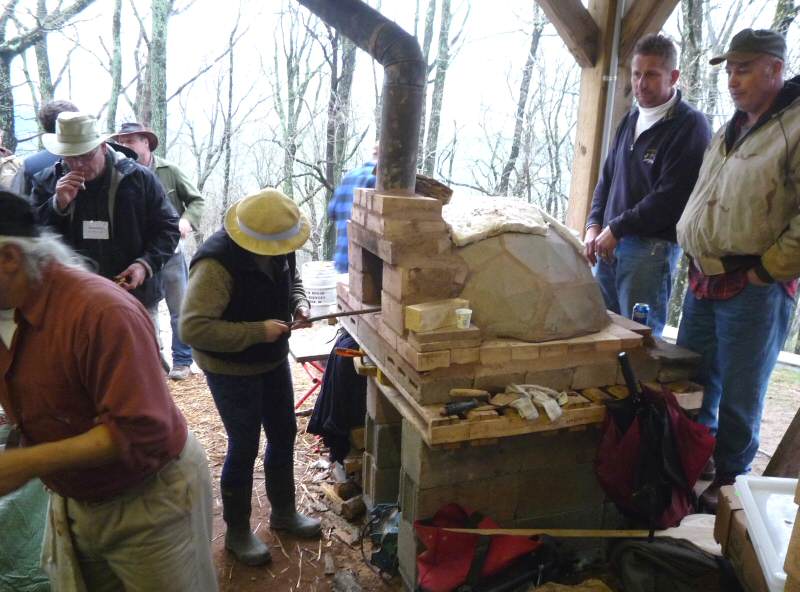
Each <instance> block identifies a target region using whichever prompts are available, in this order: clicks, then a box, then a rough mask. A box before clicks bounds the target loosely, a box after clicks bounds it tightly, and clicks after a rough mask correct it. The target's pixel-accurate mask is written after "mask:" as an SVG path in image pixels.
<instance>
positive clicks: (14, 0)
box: [0, 0, 94, 151]
mask: <svg viewBox="0 0 800 592" xmlns="http://www.w3.org/2000/svg"><path fill="white" fill-rule="evenodd" d="M92 2H94V0H75V1H74V2H73V3H72V4H70V5H69V6H66V7H64V8H63V9H62V8H61V7H60V6H59V7H58V8H56V9H55V10H53V11H52V12H49V13H46V14H44V15H39V16H40V18H39V19H38V20H37V23H36V25H35V26H34V27H32V28H31V29H27V30H21V31H19V33H18V34H17V35H16V36H15V37H12V38H10V39H9V38H8V37H7V34H6V33H7V31H6V28H7V25H8V23H9V21H11V20H16V16H15V14H14V13H15V10H16V8H17V4H18V0H7V1H6V2H5V5H4V6H2V8H0V130H2V132H3V140H4V144H5V145H6V147H7V148H9V150H12V151H15V150H16V149H17V138H16V135H15V128H14V94H13V92H12V88H11V62H12V61H13V60H14V58H15V57H17V56H19V55H22V54H23V53H25V52H26V51H27V50H28V48H30V47H33V46H34V45H36V44H37V43H39V42H40V41H41V40H42V39H44V38H45V37H46V36H47V34H48V33H50V32H52V31H59V30H61V29H62V28H63V27H64V25H65V24H66V23H68V22H69V21H70V20H71V19H72V17H74V16H75V15H76V14H78V13H79V12H81V11H82V10H83V9H84V8H86V7H87V6H89V5H90V4H91V3H92ZM51 92H52V91H51Z"/></svg>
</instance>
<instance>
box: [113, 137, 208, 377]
mask: <svg viewBox="0 0 800 592" xmlns="http://www.w3.org/2000/svg"><path fill="white" fill-rule="evenodd" d="M112 140H114V141H115V142H117V143H119V144H122V145H123V146H126V147H128V148H130V149H131V150H133V151H134V152H136V154H137V156H138V162H139V164H142V165H144V166H146V167H150V169H151V170H152V171H153V172H154V173H156V175H157V176H158V178H159V180H160V181H161V184H162V185H163V186H164V192H165V193H166V194H167V198H168V199H169V201H170V203H171V204H172V206H173V207H174V208H175V211H177V212H178V215H179V216H180V222H179V227H180V231H181V242H180V243H179V244H178V248H177V250H176V251H175V254H174V255H173V256H172V258H171V259H170V260H169V261H167V264H166V265H165V266H164V269H163V270H162V272H161V277H162V280H163V282H164V294H165V299H166V301H167V308H168V309H169V316H170V325H171V326H172V369H171V370H170V373H169V377H170V378H171V379H172V380H185V379H186V378H188V377H189V375H190V373H191V371H190V367H191V365H192V348H190V347H189V346H188V345H186V344H185V343H183V341H181V339H180V336H179V335H178V318H179V316H180V313H181V304H182V303H183V297H184V294H185V293H186V284H187V281H188V278H189V271H188V268H187V266H186V259H185V257H184V254H183V239H185V238H186V237H187V236H189V235H190V234H191V233H192V231H193V230H197V229H198V228H199V227H200V219H201V218H202V216H203V206H204V203H205V201H204V199H203V196H202V195H200V192H199V191H198V190H197V188H196V187H195V186H194V184H193V183H192V182H191V181H190V180H189V177H187V176H186V174H185V173H184V172H183V171H182V170H181V169H179V168H178V167H177V166H176V165H175V164H173V163H171V162H169V161H168V160H165V159H163V158H161V157H159V156H156V155H155V154H154V151H155V149H156V148H157V147H158V137H157V136H156V135H155V134H154V133H153V132H152V131H151V130H149V129H147V128H146V127H145V126H143V125H142V124H141V123H135V122H134V123H123V124H122V127H120V130H119V131H118V132H117V134H116V135H115V136H113V137H112Z"/></svg>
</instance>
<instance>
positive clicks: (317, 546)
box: [169, 363, 402, 592]
mask: <svg viewBox="0 0 800 592" xmlns="http://www.w3.org/2000/svg"><path fill="white" fill-rule="evenodd" d="M292 374H293V378H294V385H295V397H296V400H299V399H300V397H301V396H302V395H303V393H305V392H306V390H307V389H308V388H309V386H310V380H309V378H308V376H307V375H306V374H305V372H303V370H302V368H301V367H300V366H299V365H298V364H294V363H293V364H292ZM169 386H170V390H171V391H172V394H173V396H174V397H175V401H176V402H177V404H178V406H179V407H180V408H181V410H182V411H183V413H184V415H185V416H186V419H187V421H188V423H189V427H190V429H192V430H193V432H194V433H195V435H196V436H197V437H198V439H199V440H200V441H201V442H202V444H203V446H204V447H205V449H206V453H207V454H208V460H209V465H210V468H211V473H212V475H213V477H214V533H215V538H214V542H213V551H214V563H215V564H216V567H217V573H218V574H219V581H220V590H221V591H222V592H234V591H237V592H238V591H241V592H251V591H256V590H258V591H263V590H276V591H277V590H280V591H281V592H284V591H285V592H300V591H303V592H305V591H309V592H316V591H319V592H322V591H327V590H330V589H331V580H332V576H326V575H325V574H324V556H325V554H329V555H331V556H332V557H333V559H334V564H335V567H336V569H337V570H341V569H349V570H351V571H352V572H354V574H355V577H356V580H357V581H358V582H359V584H360V585H361V587H362V588H363V589H364V590H375V591H378V590H386V591H393V590H402V584H401V582H400V578H399V577H395V578H394V579H393V580H392V581H391V582H385V581H382V580H381V578H380V577H379V576H378V575H377V574H376V573H375V572H373V571H372V570H371V569H370V568H369V567H368V566H367V565H365V563H364V562H363V561H362V558H361V551H360V548H359V546H358V545H355V546H353V547H350V546H348V545H347V544H345V543H344V542H342V541H341V540H340V539H339V538H337V529H336V527H335V526H334V525H333V524H332V520H334V519H332V518H330V511H329V510H328V509H327V508H326V506H325V505H324V504H323V503H322V502H321V500H322V498H323V494H322V493H321V490H320V489H319V486H318V484H317V483H318V482H319V481H318V480H319V479H321V478H323V477H324V476H325V475H326V473H327V471H325V470H323V469H315V468H313V467H312V465H314V462H315V461H317V460H320V459H326V458H327V455H326V453H325V451H324V450H322V449H321V448H320V446H321V443H320V442H318V441H317V437H316V436H312V435H310V434H306V433H305V427H306V424H307V423H308V418H307V417H298V418H297V427H298V435H297V443H296V446H295V476H296V480H297V492H298V509H300V510H301V511H303V512H305V513H308V514H310V515H313V516H317V517H319V518H321V519H322V523H323V536H322V539H321V540H312V541H308V540H303V539H296V538H293V537H291V536H289V535H286V534H278V533H277V532H275V531H273V530H271V529H270V528H269V510H268V502H267V498H266V492H265V491H264V477H263V471H262V469H261V467H262V461H261V459H259V460H258V461H257V463H256V470H255V483H254V487H253V517H252V524H253V528H254V529H255V531H256V534H257V535H258V536H259V537H261V538H262V540H264V541H266V543H267V544H268V545H269V546H270V550H271V553H272V562H271V563H270V564H268V565H267V566H263V567H247V566H243V565H241V564H239V563H237V562H235V561H234V560H233V558H232V557H231V556H230V555H229V554H228V553H227V552H226V551H225V548H224V544H223V541H224V538H223V537H224V532H225V525H224V522H223V521H222V502H221V500H220V495H219V476H220V472H221V470H222V463H223V461H224V459H225V449H226V437H225V430H224V428H223V426H222V422H221V421H220V419H219V415H218V414H217V410H216V408H215V407H214V401H213V400H212V398H211V393H210V392H209V390H208V387H207V386H206V381H205V378H204V377H203V374H202V373H200V374H195V375H193V376H192V377H191V378H190V379H188V380H185V381H183V382H172V381H170V385H169ZM313 402H314V397H313V396H312V397H311V398H310V399H309V400H308V401H307V402H306V403H305V404H304V405H303V407H301V410H302V409H311V408H313ZM263 446H264V440H263V438H262V442H261V454H263ZM337 518H338V517H337ZM340 520H341V518H340Z"/></svg>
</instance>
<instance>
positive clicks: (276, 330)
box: [264, 319, 289, 343]
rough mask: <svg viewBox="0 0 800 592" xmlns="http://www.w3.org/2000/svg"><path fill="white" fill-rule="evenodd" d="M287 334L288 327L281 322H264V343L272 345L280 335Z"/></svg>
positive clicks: (273, 320)
mask: <svg viewBox="0 0 800 592" xmlns="http://www.w3.org/2000/svg"><path fill="white" fill-rule="evenodd" d="M288 332H289V325H287V324H286V323H284V322H283V321H277V320H275V319H269V320H268V321H264V341H266V342H267V343H273V342H275V341H277V340H278V339H280V337H281V335H283V334H284V333H288Z"/></svg>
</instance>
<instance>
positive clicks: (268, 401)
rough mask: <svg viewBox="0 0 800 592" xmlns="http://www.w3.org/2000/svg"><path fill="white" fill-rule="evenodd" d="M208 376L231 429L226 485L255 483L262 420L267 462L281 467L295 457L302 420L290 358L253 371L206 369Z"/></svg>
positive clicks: (213, 393) (215, 398)
mask: <svg viewBox="0 0 800 592" xmlns="http://www.w3.org/2000/svg"><path fill="white" fill-rule="evenodd" d="M206 380H207V381H208V387H209V388H210V389H211V396H212V397H214V404H215V405H216V406H217V411H219V415H220V418H222V423H223V425H224V426H225V432H226V433H227V434H228V452H227V454H226V455H225V464H223V465H222V479H221V482H222V486H223V487H230V488H234V487H247V486H248V485H249V484H251V483H252V480H253V467H254V466H255V462H256V457H257V456H258V444H259V440H260V439H261V428H262V426H263V428H264V432H265V433H266V435H267V449H266V452H265V454H264V467H269V468H279V467H283V466H286V465H290V464H292V463H293V462H294V439H295V436H296V435H297V422H296V420H295V416H294V389H293V387H292V374H291V372H290V370H289V361H288V360H284V361H283V362H282V363H281V365H280V366H278V367H277V368H275V369H273V370H270V371H269V372H264V373H262V374H255V375H252V376H232V375H229V374H215V373H213V372H206Z"/></svg>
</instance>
